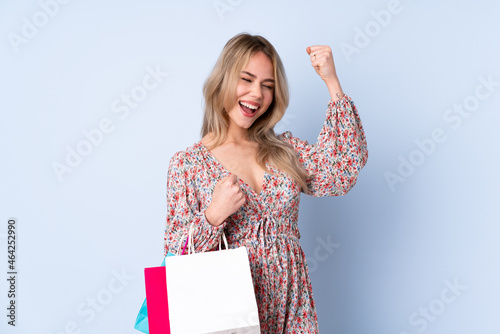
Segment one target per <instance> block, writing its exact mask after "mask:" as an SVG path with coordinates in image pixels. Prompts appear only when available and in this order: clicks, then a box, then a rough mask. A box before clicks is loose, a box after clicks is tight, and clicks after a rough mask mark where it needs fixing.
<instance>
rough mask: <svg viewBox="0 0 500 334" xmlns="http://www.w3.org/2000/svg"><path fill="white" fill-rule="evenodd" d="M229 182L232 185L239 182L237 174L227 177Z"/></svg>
mask: <svg viewBox="0 0 500 334" xmlns="http://www.w3.org/2000/svg"><path fill="white" fill-rule="evenodd" d="M227 181H228V182H229V183H230V184H235V183H236V182H238V177H237V176H236V174H229V175H228V176H227Z"/></svg>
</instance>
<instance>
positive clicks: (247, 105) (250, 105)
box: [240, 102, 259, 110]
mask: <svg viewBox="0 0 500 334" xmlns="http://www.w3.org/2000/svg"><path fill="white" fill-rule="evenodd" d="M240 103H241V104H242V105H244V106H245V107H247V108H250V109H253V110H255V109H258V108H259V107H257V106H254V105H252V104H248V103H245V102H240Z"/></svg>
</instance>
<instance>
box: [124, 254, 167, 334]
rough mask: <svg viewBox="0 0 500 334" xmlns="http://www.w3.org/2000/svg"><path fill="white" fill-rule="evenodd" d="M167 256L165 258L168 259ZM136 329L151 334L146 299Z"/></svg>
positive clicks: (138, 316)
mask: <svg viewBox="0 0 500 334" xmlns="http://www.w3.org/2000/svg"><path fill="white" fill-rule="evenodd" d="M167 256H175V254H173V253H170V252H168V253H167ZM167 256H165V258H167ZM165 258H164V259H163V262H162V263H161V265H162V267H164V266H165ZM134 328H135V329H137V330H138V331H141V332H143V333H146V334H149V325H148V307H147V303H146V298H144V302H143V303H142V306H141V309H140V310H139V314H137V318H136V319H135V325H134Z"/></svg>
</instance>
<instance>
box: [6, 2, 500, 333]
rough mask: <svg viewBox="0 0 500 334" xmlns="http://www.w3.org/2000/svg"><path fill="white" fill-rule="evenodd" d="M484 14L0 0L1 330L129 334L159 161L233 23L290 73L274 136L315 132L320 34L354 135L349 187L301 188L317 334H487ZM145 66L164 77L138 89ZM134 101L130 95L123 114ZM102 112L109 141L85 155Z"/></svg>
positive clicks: (185, 133)
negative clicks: (335, 190) (13, 224)
mask: <svg viewBox="0 0 500 334" xmlns="http://www.w3.org/2000/svg"><path fill="white" fill-rule="evenodd" d="M44 8H45V9H44ZM499 10H500V5H499V4H498V3H496V2H493V1H485V0H479V1H475V2H472V1H464V0H462V1H451V0H445V1H439V2H432V1H428V0H427V1H425V0H413V1H411V0H401V1H394V0H391V1H356V2H350V1H307V2H306V1H297V0H295V1H263V0H259V1H242V0H221V1H210V0H205V1H200V0H191V1H184V2H181V1H176V2H173V1H144V2H139V1H116V0H113V1H111V0H110V1H105V2H102V1H69V2H68V3H64V4H61V3H59V2H55V0H45V1H43V0H42V1H41V2H37V1H12V0H10V1H2V3H1V4H0V37H1V38H0V50H1V53H0V89H1V94H0V108H1V115H0V136H1V140H0V145H1V146H0V154H1V157H2V164H1V165H2V166H1V168H2V170H1V176H0V179H1V187H0V189H1V195H0V196H1V198H0V203H2V204H1V208H0V218H1V220H2V222H3V223H2V226H0V244H1V245H0V248H1V249H2V252H4V254H6V250H5V249H6V241H7V239H6V237H7V234H6V232H7V220H8V218H10V217H15V218H17V220H18V222H17V224H18V230H17V237H18V239H17V241H18V243H17V246H18V251H17V269H18V273H19V274H18V286H17V292H18V295H17V304H18V309H17V326H16V327H15V328H12V327H11V326H8V325H7V318H6V317H5V316H4V315H3V313H5V314H6V312H7V311H6V309H5V308H6V307H7V303H8V299H7V290H8V286H7V281H6V280H5V279H1V280H0V296H1V297H0V305H2V306H1V309H3V310H4V311H2V314H0V315H1V317H0V319H3V320H1V325H0V332H2V333H44V334H49V333H53V334H56V333H134V332H135V330H134V329H133V322H134V320H135V316H136V315H137V312H138V310H139V307H140V305H141V303H142V300H143V298H144V279H143V268H144V267H149V266H156V265H158V264H159V263H160V262H161V260H162V254H163V234H164V221H165V212H166V203H165V192H166V188H165V184H166V172H167V167H168V161H169V159H170V157H171V156H172V155H173V154H174V153H175V152H176V151H179V150H183V149H185V148H186V147H187V146H190V145H192V144H193V143H194V142H196V141H197V140H199V138H200V137H199V131H200V128H201V120H202V94H201V89H202V85H203V82H204V80H205V79H206V77H207V75H208V74H209V72H210V71H211V69H212V66H213V65H214V63H215V61H216V59H217V57H218V55H219V53H220V51H221V49H222V47H223V45H224V44H225V42H226V41H227V40H228V39H229V38H230V37H232V36H233V35H235V34H237V33H239V32H242V31H247V32H250V33H255V34H262V35H264V36H265V37H266V38H268V39H269V40H270V41H271V42H272V43H273V44H274V45H275V47H276V49H277V50H278V52H279V53H280V55H281V57H282V60H283V62H284V64H285V68H286V70H287V75H288V78H289V82H290V89H291V103H290V107H289V109H288V110H287V114H286V115H285V117H284V119H283V120H282V121H281V122H280V123H279V124H278V125H277V130H281V131H284V130H290V131H292V133H293V134H294V136H297V137H299V138H302V139H307V140H309V142H311V143H314V142H315V141H316V137H317V135H318V133H319V131H320V129H321V126H322V124H323V121H324V115H325V111H326V106H327V103H328V99H329V95H328V91H327V89H326V87H325V86H324V84H323V82H322V81H321V79H320V78H319V77H318V76H317V75H316V73H315V72H314V69H313V68H312V67H311V66H310V61H309V57H308V55H307V53H306V51H305V49H306V47H307V46H309V45H314V44H327V45H330V46H331V47H332V49H333V53H334V58H335V63H336V67H337V72H338V75H339V78H340V81H341V84H342V87H343V89H344V91H345V92H346V93H347V94H348V95H350V96H351V97H352V98H353V100H354V102H355V103H356V106H357V108H358V110H359V112H360V115H361V118H362V121H363V125H364V128H365V131H366V135H367V139H368V147H369V154H370V157H369V159H368V164H367V166H366V167H365V168H364V169H363V170H362V172H361V174H360V176H359V178H358V183H357V185H356V186H355V187H354V188H353V190H352V191H351V192H350V193H349V194H348V195H347V196H345V197H335V198H333V197H332V198H311V197H308V196H305V195H303V196H302V202H301V207H300V222H299V223H300V229H301V234H302V239H301V244H302V246H303V248H304V251H305V253H306V255H307V259H308V262H309V266H310V269H311V279H312V284H313V290H314V294H315V298H316V302H317V310H318V319H319V324H320V329H321V332H322V333H353V334H355V333H360V334H361V333H363V334H364V333H381V334H382V333H383V334H389V333H391V334H413V333H424V332H425V333H429V334H431V333H439V334H448V333H449V334H451V333H482V334H498V333H500V324H499V322H498V320H497V319H498V314H499V313H500V302H499V300H500V291H499V283H500V267H499V259H498V258H499V255H500V234H499V232H500V228H499V226H498V224H499V222H500V214H499V209H498V202H499V195H498V188H499V185H500V178H499V176H498V172H497V170H498V167H497V164H498V162H499V159H498V155H497V153H498V146H497V145H498V142H499V135H498V123H499V120H500V117H499V113H498V111H499V106H500V63H499V61H498V59H500V44H499V43H498V36H499V33H500V24H499V23H498V13H499ZM391 11H392V12H391ZM49 14H50V15H49ZM35 23H36V25H35ZM30 25H32V26H31V29H30ZM23 34H24V35H23ZM16 41H17V42H16ZM148 69H149V71H152V70H157V71H159V72H161V76H160V77H159V79H158V82H156V86H155V87H154V88H153V89H151V90H144V89H142V90H141V88H140V86H141V85H142V84H143V79H144V78H145V77H147V75H148V73H149V72H148ZM488 78H489V79H488ZM148 80H149V79H148ZM484 80H486V81H488V80H489V81H490V82H493V84H490V85H489V86H486V85H485V84H484V83H483V82H484ZM149 83H150V84H153V83H154V81H153V80H150V81H149ZM137 87H139V88H137ZM478 87H479V88H478ZM488 89H489V90H488ZM132 92H135V93H136V94H139V95H136V96H140V97H141V99H142V98H143V100H141V101H139V102H137V106H135V107H134V108H132V107H125V104H124V102H121V101H120V99H121V96H122V94H129V95H130V94H131V93H132ZM141 92H142V93H144V92H145V94H143V95H144V96H142V95H140V93H141ZM477 94H479V95H478V96H480V97H481V99H479V98H477V97H475V96H476V95H477ZM464 104H465V107H462V109H463V110H465V112H464V113H463V114H462V116H460V114H458V113H457V112H456V110H458V109H457V108H460V105H464ZM113 105H114V107H113ZM118 107H121V108H122V109H120V110H121V111H119V110H118V109H117V108H118ZM454 108H455V109H454ZM465 108H466V109H465ZM126 109H128V114H125V110H126ZM468 110H470V111H468ZM116 111H118V112H116ZM106 120H107V121H106ZM101 122H104V123H106V122H107V125H106V126H104V128H105V129H107V130H108V133H102V138H101V137H99V136H97V135H96V137H94V141H95V143H96V144H95V145H94V144H92V145H91V146H88V145H87V146H85V145H86V144H85V141H87V143H88V140H87V139H86V137H85V135H84V132H85V131H87V132H92V130H93V129H97V128H99V124H100V123H101ZM436 129H437V130H436ZM433 131H437V132H438V133H440V134H439V136H433ZM94 133H95V132H94ZM418 143H420V146H419V144H418ZM79 145H80V146H79ZM422 145H423V146H422ZM78 147H80V149H81V150H83V151H84V152H86V154H87V155H86V156H84V157H82V158H81V161H79V163H77V162H75V161H76V160H74V161H73V162H74V166H75V167H74V168H69V169H70V170H71V171H68V170H66V172H64V173H62V174H61V173H59V174H60V175H59V177H58V175H57V173H56V172H55V170H54V165H55V164H56V165H57V163H60V164H61V165H62V164H65V165H66V161H65V160H66V158H67V155H68V154H69V153H68V152H69V151H70V150H77V148H78ZM59 166H60V165H59ZM325 245H326V246H325ZM0 262H3V263H4V265H0V267H2V268H5V273H6V272H7V256H6V255H1V260H0ZM5 275H6V274H5ZM450 286H455V288H450Z"/></svg>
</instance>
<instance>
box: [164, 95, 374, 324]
mask: <svg viewBox="0 0 500 334" xmlns="http://www.w3.org/2000/svg"><path fill="white" fill-rule="evenodd" d="M279 138H280V139H281V140H283V141H285V142H287V143H289V144H290V145H292V146H293V148H294V149H295V150H296V152H297V155H298V157H299V161H300V162H301V163H302V164H303V166H304V168H305V169H306V171H307V172H308V174H309V175H310V177H309V179H308V180H307V184H308V189H304V192H305V193H307V194H309V195H312V196H338V195H344V194H346V193H347V192H348V191H349V190H350V189H351V188H352V187H353V186H354V184H355V183H356V178H357V176H358V173H359V171H360V170H361V168H362V167H363V166H364V165H365V164H366V160H367V157H368V153H367V146H366V138H365V134H364V131H363V127H362V125H361V120H360V118H359V115H358V112H357V109H356V107H355V105H354V103H353V102H352V100H351V98H350V97H348V96H344V97H343V98H342V99H340V100H337V101H335V102H333V101H330V102H329V103H328V109H327V112H326V120H325V123H324V125H323V128H322V130H321V132H320V134H319V137H318V141H317V143H316V144H315V145H310V144H308V142H307V141H302V140H300V139H298V138H295V137H293V136H292V134H291V133H290V132H285V133H283V134H281V135H279ZM266 168H267V170H266V172H265V174H264V181H263V185H262V189H261V192H260V193H256V192H255V191H254V190H253V189H252V188H251V187H250V186H249V185H247V184H246V183H245V182H243V181H242V180H241V179H240V180H239V182H240V186H241V188H242V190H243V192H244V193H245V195H246V202H245V204H244V205H243V206H242V207H241V208H240V209H239V210H238V211H236V212H235V213H234V214H232V215H231V216H229V217H228V218H227V219H226V220H225V221H224V223H223V224H222V225H220V226H218V227H214V226H212V225H210V224H209V223H208V221H207V220H206V218H205V214H204V212H205V210H206V209H207V207H208V205H209V204H210V201H211V197H212V196H211V195H212V192H213V190H214V187H215V184H216V183H217V182H218V181H219V180H221V179H222V178H224V177H225V176H227V175H228V174H229V172H228V171H227V170H226V169H225V168H224V167H223V166H222V165H221V164H220V163H219V162H218V161H217V159H216V158H215V156H214V155H212V153H211V152H210V151H209V150H208V149H207V148H206V147H205V146H204V145H203V144H202V143H201V142H197V143H195V144H194V145H193V146H191V147H188V148H187V149H186V150H185V151H181V152H177V153H176V154H175V155H174V156H173V157H172V159H171V160H170V165H169V169H168V178H167V223H166V230H165V254H166V253H167V252H168V251H169V250H171V251H172V252H175V251H176V250H177V249H178V247H179V243H180V242H181V239H182V237H183V236H185V235H187V233H188V229H189V226H190V225H191V223H194V227H195V232H194V234H193V238H194V243H195V249H196V251H197V252H204V251H210V250H214V249H216V248H217V247H218V245H219V240H220V237H221V234H222V231H224V232H225V234H226V237H227V239H228V244H229V248H237V247H240V246H245V247H246V248H247V251H248V256H249V260H250V267H251V272H252V278H253V283H254V288H255V296H256V299H257V305H258V309H259V319H260V325H261V332H262V333H266V334H271V333H319V329H318V321H317V316H316V306H315V302H314V298H313V291H312V287H311V282H310V279H309V273H308V269H307V264H306V259H305V255H304V252H303V250H302V248H301V246H300V244H299V239H300V233H299V230H298V223H297V222H298V209H299V200H300V192H301V189H300V187H299V186H298V185H297V183H296V182H295V181H294V180H293V179H292V178H291V177H289V176H288V174H286V173H284V172H282V171H280V170H279V169H278V168H276V167H274V166H273V165H271V164H269V163H267V164H266Z"/></svg>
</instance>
